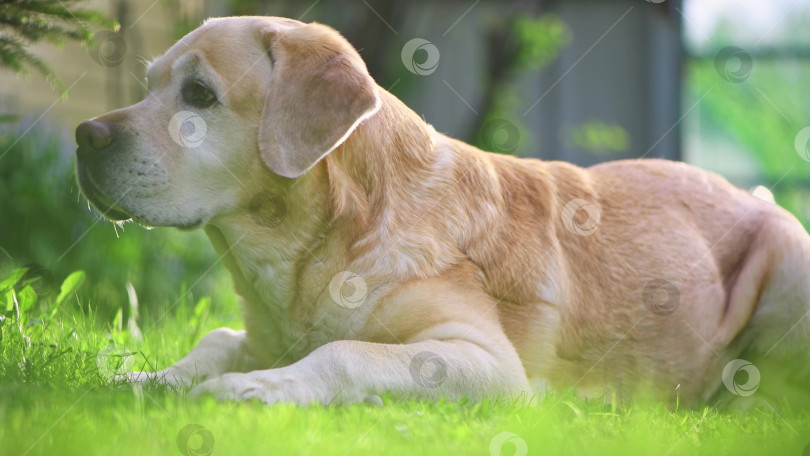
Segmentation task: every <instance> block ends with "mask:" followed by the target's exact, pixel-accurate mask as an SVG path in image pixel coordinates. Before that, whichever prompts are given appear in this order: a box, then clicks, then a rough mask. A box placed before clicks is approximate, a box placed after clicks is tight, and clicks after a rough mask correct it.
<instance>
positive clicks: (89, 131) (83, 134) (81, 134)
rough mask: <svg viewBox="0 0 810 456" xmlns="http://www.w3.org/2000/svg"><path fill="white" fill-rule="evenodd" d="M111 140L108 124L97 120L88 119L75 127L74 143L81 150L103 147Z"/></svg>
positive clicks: (95, 149)
mask: <svg viewBox="0 0 810 456" xmlns="http://www.w3.org/2000/svg"><path fill="white" fill-rule="evenodd" d="M111 142H112V134H111V133H110V126H109V125H107V124H106V123H105V122H100V121H98V120H88V121H87V122H82V123H81V124H80V125H79V126H78V127H76V144H78V145H79V150H80V151H83V152H85V153H86V152H92V151H97V150H99V149H103V148H105V147H107V146H109V145H110V143H111Z"/></svg>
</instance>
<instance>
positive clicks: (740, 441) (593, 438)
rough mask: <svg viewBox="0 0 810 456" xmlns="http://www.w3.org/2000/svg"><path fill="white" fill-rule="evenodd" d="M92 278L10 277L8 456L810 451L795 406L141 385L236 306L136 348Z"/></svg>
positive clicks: (226, 321) (212, 311)
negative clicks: (233, 399)
mask: <svg viewBox="0 0 810 456" xmlns="http://www.w3.org/2000/svg"><path fill="white" fill-rule="evenodd" d="M80 278H81V274H73V275H71V276H69V278H68V279H67V280H66V281H65V282H64V283H63V285H62V287H61V288H60V293H59V294H58V295H57V296H56V297H48V296H38V295H37V293H36V289H37V280H38V278H36V277H30V276H27V275H26V271H24V270H21V271H16V272H12V274H10V275H9V276H8V277H5V278H4V279H3V278H0V297H3V298H5V302H6V306H7V307H6V312H5V313H3V314H2V315H3V318H2V319H1V320H0V397H2V402H0V403H1V404H2V405H0V423H3V424H2V426H0V442H2V451H0V453H2V454H7V455H22V454H31V455H33V454H42V455H54V454H59V455H86V454H116V455H126V454H138V455H142V454H174V455H177V454H186V455H192V454H194V455H207V454H268V455H271V454H272V455H275V454H280V455H281V454H313V455H347V454H351V455H358V454H359V455H364V454H368V455H372V454H373V455H378V454H458V455H462V454H464V455H466V454H495V455H498V454H502V455H513V454H514V455H520V454H524V452H525V454H605V455H610V454H615V455H627V454H639V455H642V454H643V455H649V454H661V455H663V454H689V455H692V454H712V455H713V454H735V455H736V454H786V455H801V454H802V451H803V448H804V447H805V445H807V444H808V442H810V417H808V414H807V412H806V411H791V410H790V407H787V409H786V410H787V411H780V412H779V413H777V412H776V411H773V410H762V409H756V408H755V409H752V410H750V411H748V412H746V413H745V414H732V413H727V412H722V411H719V410H715V409H711V408H703V409H699V410H679V411H676V412H673V411H670V410H667V409H666V408H664V407H663V406H661V405H656V404H634V405H632V406H630V407H628V408H626V409H616V408H614V407H612V406H607V405H605V403H604V401H599V400H593V401H584V400H581V399H578V398H577V397H576V395H575V394H573V393H572V392H565V393H559V394H551V395H549V396H547V397H545V398H544V399H534V400H532V401H530V403H525V402H518V403H506V402H497V403H493V402H483V403H467V402H465V401H462V402H459V403H451V402H440V403H437V404H432V403H423V402H416V401H408V400H397V399H395V398H393V397H385V398H383V400H384V403H385V405H384V406H383V407H378V406H374V405H369V404H356V405H350V406H330V407H322V406H313V407H307V408H304V407H299V406H293V405H276V406H272V407H268V406H266V405H264V404H262V403H229V402H217V401H215V400H213V399H210V398H206V399H202V400H187V399H185V398H184V397H183V396H182V394H178V393H172V392H170V391H167V390H165V389H164V388H160V387H155V388H147V389H140V388H133V387H132V386H130V385H127V384H125V383H120V382H117V381H115V378H114V377H115V375H114V374H116V373H125V371H126V370H128V369H135V370H141V369H145V370H152V369H156V368H162V367H165V366H167V365H169V364H170V363H172V362H173V361H176V360H177V359H179V358H180V357H181V356H182V355H183V354H184V353H185V352H187V351H188V350H189V349H191V347H192V346H193V345H194V344H195V343H196V342H197V341H198V340H199V338H200V337H201V336H202V335H203V334H205V333H206V332H207V331H209V330H210V329H213V328H215V327H218V326H222V325H228V326H232V327H234V326H238V325H239V322H238V321H234V317H235V315H236V313H235V311H236V309H235V308H222V307H217V306H212V305H211V302H210V300H207V299H206V298H203V299H200V300H199V301H198V302H197V303H196V304H195V303H192V302H187V303H183V305H178V306H177V307H176V309H175V312H174V313H173V314H172V315H170V316H168V317H166V318H161V319H160V320H159V323H158V324H157V325H154V324H152V323H151V322H145V321H141V322H138V323H140V326H141V328H143V339H142V340H138V339H137V338H135V337H133V335H132V334H131V333H130V331H129V329H127V325H126V324H125V323H124V322H123V319H122V317H121V315H122V314H121V313H119V314H117V315H116V318H115V319H114V320H113V321H111V322H108V323H106V324H105V323H103V322H99V321H97V318H96V316H95V315H94V313H93V312H92V310H91V309H90V308H89V307H87V306H86V305H83V303H82V302H81V300H80V299H79V298H78V296H77V288H78V287H79V285H80V282H81V280H80ZM78 290H79V292H81V289H80V288H78ZM152 320H153V321H154V320H157V318H156V317H153V318H152ZM190 323H193V324H190ZM111 344H117V346H120V347H122V348H124V349H125V350H119V351H108V350H106V349H105V347H113V346H112V345H111ZM99 353H101V356H99ZM122 355H123V357H122Z"/></svg>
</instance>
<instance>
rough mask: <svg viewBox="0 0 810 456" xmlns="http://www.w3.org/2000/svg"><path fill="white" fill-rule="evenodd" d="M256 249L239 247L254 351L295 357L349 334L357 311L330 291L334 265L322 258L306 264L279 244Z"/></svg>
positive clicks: (240, 266) (291, 359)
mask: <svg viewBox="0 0 810 456" xmlns="http://www.w3.org/2000/svg"><path fill="white" fill-rule="evenodd" d="M257 251H260V250H257V249H248V251H240V252H239V254H238V258H239V259H238V260H237V263H238V265H239V269H240V273H241V274H243V276H244V278H245V282H246V283H247V284H249V286H251V287H252V290H251V291H252V293H245V295H246V296H243V297H244V298H245V305H244V309H243V310H244V313H245V315H244V317H245V327H246V330H247V331H248V337H249V339H250V340H251V344H252V345H253V346H254V347H256V349H258V350H262V351H266V352H267V353H268V355H270V356H277V355H271V354H275V353H278V352H281V353H283V354H284V357H285V358H289V359H288V361H294V360H297V359H300V358H302V357H303V356H306V354H308V353H309V352H311V351H312V350H314V349H315V348H317V347H319V346H321V345H323V344H325V343H328V342H331V341H334V340H339V339H345V338H346V337H347V335H348V334H350V333H351V321H352V316H353V310H354V309H352V308H351V306H350V305H341V303H340V302H338V303H336V302H335V298H334V297H333V296H332V295H333V294H334V293H330V289H329V286H330V283H331V281H330V279H329V277H331V276H332V275H334V274H332V268H330V267H328V266H327V265H326V264H324V263H323V262H321V261H313V262H311V263H308V264H307V265H306V266H305V267H302V266H301V265H300V264H296V262H294V261H292V260H290V259H289V256H287V255H285V252H284V251H283V250H282V249H277V248H274V249H271V250H269V251H268V250H267V249H264V251H262V254H261V255H251V254H250V252H257ZM342 291H345V290H342ZM340 292H341V290H339V291H338V293H340ZM273 362H274V361H273Z"/></svg>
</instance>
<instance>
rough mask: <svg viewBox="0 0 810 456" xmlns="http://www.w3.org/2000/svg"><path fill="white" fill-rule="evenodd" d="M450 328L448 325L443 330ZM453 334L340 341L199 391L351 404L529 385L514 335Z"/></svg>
mask: <svg viewBox="0 0 810 456" xmlns="http://www.w3.org/2000/svg"><path fill="white" fill-rule="evenodd" d="M443 332H444V331H443ZM479 341H480V338H479V339H472V340H471V339H456V338H452V337H449V338H446V339H442V340H438V339H431V340H422V341H419V342H415V343H406V344H401V345H394V344H378V343H372V342H362V341H351V340H345V341H335V342H330V343H328V344H326V345H323V346H321V347H319V348H318V349H316V350H315V351H313V352H312V353H310V354H309V355H308V356H306V357H305V358H303V359H301V360H300V361H298V362H296V363H294V364H291V365H289V366H286V367H282V368H279V369H269V370H258V371H253V372H248V373H229V374H225V375H222V376H219V377H214V378H210V379H209V380H207V381H205V382H203V383H202V384H200V385H198V386H197V387H196V388H195V389H193V390H192V395H200V394H213V395H215V396H217V397H218V398H220V399H232V400H247V399H259V400H261V401H263V402H266V403H268V404H272V403H276V402H293V403H298V404H309V403H315V402H317V403H321V404H329V403H335V402H337V403H351V402H360V401H363V400H366V399H368V398H372V397H374V396H377V395H381V394H384V393H386V392H392V393H394V394H395V395H397V396H405V397H415V398H424V399H431V400H432V399H436V398H438V397H448V398H452V399H458V398H461V397H471V398H482V397H496V396H514V395H517V394H520V393H522V392H527V391H528V390H529V385H528V381H527V379H526V375H525V372H524V370H523V367H522V365H521V363H520V360H519V358H518V356H517V353H516V352H515V350H514V348H513V347H512V346H511V345H510V344H508V342H506V343H505V344H504V343H503V342H505V337H504V338H503V341H502V343H500V344H486V343H484V344H481V343H480V342H479Z"/></svg>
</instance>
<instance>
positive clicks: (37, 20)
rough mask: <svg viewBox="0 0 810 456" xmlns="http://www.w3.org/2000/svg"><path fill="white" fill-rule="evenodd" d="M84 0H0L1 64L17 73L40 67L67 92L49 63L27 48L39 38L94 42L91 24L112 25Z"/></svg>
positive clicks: (54, 83)
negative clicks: (85, 5)
mask: <svg viewBox="0 0 810 456" xmlns="http://www.w3.org/2000/svg"><path fill="white" fill-rule="evenodd" d="M84 2H85V0H16V1H0V68H2V67H5V68H7V69H10V70H11V71H14V72H16V73H23V74H25V73H27V72H28V69H29V68H33V69H35V70H37V71H38V72H39V73H40V74H42V75H43V76H45V77H46V78H47V79H48V81H49V82H50V83H51V84H52V85H53V86H54V87H56V88H57V89H58V90H59V91H60V92H62V94H63V95H65V91H66V88H65V85H64V84H63V83H62V81H61V80H60V79H59V78H58V77H57V75H56V74H55V73H54V72H53V70H51V68H50V66H48V64H47V63H46V62H44V61H42V60H41V59H40V58H39V57H37V56H36V55H34V54H32V53H31V52H29V51H28V49H27V48H28V46H30V45H31V44H33V43H36V42H39V41H46V42H49V43H52V44H57V45H61V44H62V43H63V42H65V41H67V40H74V41H79V42H82V43H84V44H91V43H92V41H93V31H92V30H91V26H101V27H107V28H113V27H114V26H115V25H116V24H115V21H112V20H110V19H108V18H106V17H105V16H104V14H103V13H101V12H98V11H92V10H87V9H82V8H80V7H79V4H81V3H84Z"/></svg>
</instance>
